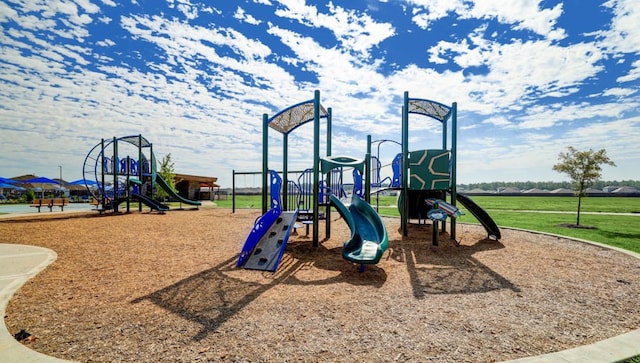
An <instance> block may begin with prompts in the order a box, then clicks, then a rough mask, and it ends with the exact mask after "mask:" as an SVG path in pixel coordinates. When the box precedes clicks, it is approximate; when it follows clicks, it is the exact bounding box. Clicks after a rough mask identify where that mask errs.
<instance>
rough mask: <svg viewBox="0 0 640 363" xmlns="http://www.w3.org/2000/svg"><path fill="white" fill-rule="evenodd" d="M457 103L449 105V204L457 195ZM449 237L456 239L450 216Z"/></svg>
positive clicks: (452, 202) (454, 223)
mask: <svg viewBox="0 0 640 363" xmlns="http://www.w3.org/2000/svg"><path fill="white" fill-rule="evenodd" d="M457 128H458V103H457V102H454V103H453V105H452V106H451V204H452V205H453V206H455V205H456V200H457V198H458V196H457V187H456V184H457V180H458V178H457V176H456V173H457V167H456V165H457V163H458V140H457V137H458V135H457ZM451 239H452V240H455V239H456V219H455V218H451Z"/></svg>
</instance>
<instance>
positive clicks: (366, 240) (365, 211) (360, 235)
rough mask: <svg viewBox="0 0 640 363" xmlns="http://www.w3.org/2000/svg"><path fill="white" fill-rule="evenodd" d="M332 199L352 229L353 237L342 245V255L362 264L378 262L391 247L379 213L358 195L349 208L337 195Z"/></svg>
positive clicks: (354, 197)
mask: <svg viewBox="0 0 640 363" xmlns="http://www.w3.org/2000/svg"><path fill="white" fill-rule="evenodd" d="M330 199H331V204H332V205H333V206H334V207H335V208H336V210H337V211H338V213H340V215H341V216H342V218H343V219H344V220H345V222H346V223H347V225H348V226H349V229H351V238H350V239H349V240H348V241H346V242H345V243H344V245H343V246H342V257H344V258H345V259H346V260H348V261H351V262H355V263H359V264H362V265H364V264H376V263H378V262H379V261H380V258H381V257H382V255H383V254H384V252H385V251H386V250H387V248H388V247H389V235H388V234H387V229H386V227H385V226H384V223H383V222H382V219H380V216H379V215H378V213H376V211H375V209H373V208H372V207H371V206H370V205H369V203H367V202H366V201H365V200H364V199H362V198H360V197H358V196H357V195H354V196H353V197H352V199H351V205H350V206H349V207H348V208H347V206H345V205H344V204H343V203H342V202H341V201H340V199H338V198H336V197H335V196H333V195H332V196H331V197H330Z"/></svg>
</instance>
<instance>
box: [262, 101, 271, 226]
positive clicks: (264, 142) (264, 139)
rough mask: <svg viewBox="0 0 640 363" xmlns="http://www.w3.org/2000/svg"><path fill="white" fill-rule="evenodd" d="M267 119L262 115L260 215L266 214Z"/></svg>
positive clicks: (267, 172)
mask: <svg viewBox="0 0 640 363" xmlns="http://www.w3.org/2000/svg"><path fill="white" fill-rule="evenodd" d="M268 162H269V118H268V116H267V114H266V113H265V114H262V214H265V213H267V185H268V178H269V176H268V175H267V174H269V165H268Z"/></svg>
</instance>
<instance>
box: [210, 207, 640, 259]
mask: <svg viewBox="0 0 640 363" xmlns="http://www.w3.org/2000/svg"><path fill="white" fill-rule="evenodd" d="M471 198H472V199H473V201H474V202H476V203H477V204H478V205H480V206H481V207H482V208H483V209H485V210H486V211H487V212H488V213H489V215H490V216H491V217H492V218H493V219H494V221H495V222H496V224H498V226H501V227H515V228H523V229H528V230H534V231H540V232H546V233H553V234H558V235H563V236H568V237H575V238H581V239H585V240H589V241H594V242H600V243H604V244H607V245H611V246H615V247H620V248H624V249H627V250H630V251H634V252H637V253H640V198H630V197H587V198H583V199H582V212H583V213H582V214H581V217H580V224H581V225H583V226H589V227H593V228H591V229H578V228H567V227H561V226H560V225H561V224H573V223H575V222H576V214H575V211H576V209H577V203H578V198H576V197H511V196H509V197H503V196H473V197H471ZM260 200H261V199H260V196H236V208H260V206H261V202H260ZM216 203H217V204H218V207H222V208H231V198H229V199H228V200H223V201H216ZM371 203H372V204H373V205H374V206H375V205H376V200H375V198H373V197H372V200H371ZM396 203H397V202H396V197H393V196H380V198H379V199H378V206H379V213H380V214H381V215H385V216H399V213H398V208H397V207H396V205H397V204H396ZM458 207H460V205H458ZM461 209H462V210H463V212H465V215H464V216H462V217H460V219H459V221H460V222H462V223H478V221H477V220H476V219H475V218H474V217H473V216H472V215H471V214H470V213H469V212H467V211H466V210H465V209H464V208H461ZM591 213H602V214H591ZM605 213H625V214H631V215H611V214H605ZM634 214H638V215H634Z"/></svg>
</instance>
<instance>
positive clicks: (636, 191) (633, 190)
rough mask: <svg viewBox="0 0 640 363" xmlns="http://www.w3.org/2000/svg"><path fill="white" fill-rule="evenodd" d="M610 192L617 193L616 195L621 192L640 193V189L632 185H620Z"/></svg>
mask: <svg viewBox="0 0 640 363" xmlns="http://www.w3.org/2000/svg"><path fill="white" fill-rule="evenodd" d="M611 193H613V194H617V195H621V194H624V195H633V194H640V190H638V189H636V188H632V187H620V188H617V189H615V190H613V191H612V192H611Z"/></svg>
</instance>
